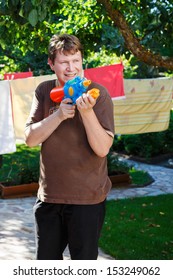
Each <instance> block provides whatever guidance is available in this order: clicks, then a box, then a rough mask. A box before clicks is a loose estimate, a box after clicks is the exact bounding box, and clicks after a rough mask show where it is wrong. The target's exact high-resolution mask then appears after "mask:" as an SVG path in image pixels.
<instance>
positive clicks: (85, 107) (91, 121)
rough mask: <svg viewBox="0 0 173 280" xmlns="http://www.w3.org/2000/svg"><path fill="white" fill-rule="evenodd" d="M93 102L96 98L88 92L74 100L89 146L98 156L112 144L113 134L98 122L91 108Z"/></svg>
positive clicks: (106, 151)
mask: <svg viewBox="0 0 173 280" xmlns="http://www.w3.org/2000/svg"><path fill="white" fill-rule="evenodd" d="M95 103H96V100H94V99H93V98H92V97H91V96H90V95H88V94H84V95H83V96H82V97H79V98H78V100H77V101H76V104H77V108H78V110H79V112H80V114H81V117H82V120H83V124H84V126H85V130H86V134H87V138H88V142H89V144H90V146H91V148H92V149H93V151H94V152H95V153H96V154H97V155H98V156H100V157H105V156H106V155H107V154H108V153H109V149H110V147H111V146H112V143H113V135H112V133H111V132H109V131H108V132H107V131H106V130H105V129H104V128H103V127H102V126H101V124H100V123H99V121H98V119H97V116H96V114H95V112H94V110H93V106H94V105H95Z"/></svg>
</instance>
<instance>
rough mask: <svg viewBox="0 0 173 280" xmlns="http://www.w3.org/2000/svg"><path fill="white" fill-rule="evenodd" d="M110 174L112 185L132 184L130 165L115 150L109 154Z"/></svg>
mask: <svg viewBox="0 0 173 280" xmlns="http://www.w3.org/2000/svg"><path fill="white" fill-rule="evenodd" d="M107 167H108V176H109V178H110V180H111V182H112V186H113V187H114V186H120V185H121V186H122V185H123V186H125V185H130V184H131V177H130V175H129V170H130V168H131V167H130V166H129V165H128V164H127V163H125V162H123V161H122V160H120V159H119V157H118V155H117V154H115V153H114V152H109V154H108V155H107Z"/></svg>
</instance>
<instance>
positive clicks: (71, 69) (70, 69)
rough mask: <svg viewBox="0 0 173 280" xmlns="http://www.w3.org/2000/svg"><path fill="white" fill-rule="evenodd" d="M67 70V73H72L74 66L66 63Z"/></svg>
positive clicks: (71, 63)
mask: <svg viewBox="0 0 173 280" xmlns="http://www.w3.org/2000/svg"><path fill="white" fill-rule="evenodd" d="M67 70H68V71H73V70H74V64H73V62H69V63H68V66H67Z"/></svg>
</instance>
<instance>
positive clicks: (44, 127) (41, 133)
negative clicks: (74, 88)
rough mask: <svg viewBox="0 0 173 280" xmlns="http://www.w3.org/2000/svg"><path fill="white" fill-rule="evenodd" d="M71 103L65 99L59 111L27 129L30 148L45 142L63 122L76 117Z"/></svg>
mask: <svg viewBox="0 0 173 280" xmlns="http://www.w3.org/2000/svg"><path fill="white" fill-rule="evenodd" d="M70 101H71V100H70V99H64V100H63V101H62V102H61V104H60V107H59V109H58V110H57V111H56V112H54V113H53V114H52V115H50V116H48V117H47V118H45V119H43V120H41V121H40V122H37V123H33V124H31V125H29V126H27V127H26V129H25V142H26V144H27V145H28V146H30V147H33V146H36V145H39V144H40V143H42V142H44V141H45V140H46V139H47V138H48V137H49V136H50V135H51V134H52V133H53V131H54V130H55V129H56V128H57V127H58V126H59V125H60V124H61V122H62V121H64V120H66V119H68V118H73V117H74V115H75V106H74V105H70V104H68V102H70Z"/></svg>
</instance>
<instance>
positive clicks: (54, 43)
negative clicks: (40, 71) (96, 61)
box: [48, 34, 83, 63]
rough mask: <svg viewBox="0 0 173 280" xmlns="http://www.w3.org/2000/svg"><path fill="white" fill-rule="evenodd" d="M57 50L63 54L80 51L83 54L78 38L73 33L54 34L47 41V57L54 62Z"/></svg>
mask: <svg viewBox="0 0 173 280" xmlns="http://www.w3.org/2000/svg"><path fill="white" fill-rule="evenodd" d="M57 51H62V52H63V53H64V54H67V53H72V54H74V53H76V52H78V51H80V52H81V54H82V56H83V46H82V44H81V42H80V41H79V39H78V38H77V37H76V36H74V35H69V34H62V35H59V34H55V35H53V36H52V38H51V39H50V41H49V47H48V57H49V58H50V60H51V61H52V62H53V63H54V60H55V58H56V53H57Z"/></svg>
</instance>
